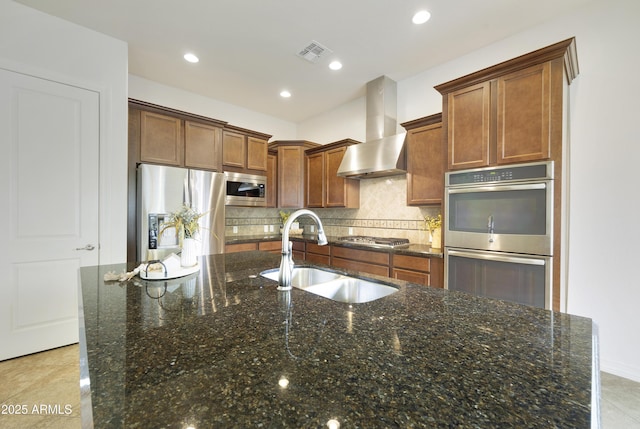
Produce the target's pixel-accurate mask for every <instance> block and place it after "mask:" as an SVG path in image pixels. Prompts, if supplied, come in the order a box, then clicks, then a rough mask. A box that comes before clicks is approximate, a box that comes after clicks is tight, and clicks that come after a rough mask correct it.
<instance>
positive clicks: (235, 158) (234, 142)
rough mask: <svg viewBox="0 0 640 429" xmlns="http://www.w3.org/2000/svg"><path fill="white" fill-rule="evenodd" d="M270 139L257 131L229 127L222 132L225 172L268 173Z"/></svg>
mask: <svg viewBox="0 0 640 429" xmlns="http://www.w3.org/2000/svg"><path fill="white" fill-rule="evenodd" d="M270 137H271V136H269V135H266V134H260V133H256V132H255V131H250V130H246V129H243V128H238V127H231V126H227V127H226V128H225V129H224V130H223V131H222V164H223V165H224V169H225V171H227V170H228V171H241V172H245V171H246V172H250V173H259V172H262V173H261V174H264V172H266V171H267V150H268V140H269V138H270ZM259 174H260V173H259Z"/></svg>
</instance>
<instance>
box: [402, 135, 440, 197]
mask: <svg viewBox="0 0 640 429" xmlns="http://www.w3.org/2000/svg"><path fill="white" fill-rule="evenodd" d="M444 148H445V142H444V140H443V137H442V123H437V124H431V125H427V126H424V127H420V128H416V129H414V130H411V131H409V133H408V134H407V205H427V204H442V197H443V192H444V162H445V161H444Z"/></svg>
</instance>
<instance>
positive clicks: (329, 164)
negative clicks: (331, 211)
mask: <svg viewBox="0 0 640 429" xmlns="http://www.w3.org/2000/svg"><path fill="white" fill-rule="evenodd" d="M346 151H347V148H346V147H340V148H336V149H330V150H328V151H326V152H325V183H326V185H325V186H326V188H325V189H326V192H325V194H326V196H325V207H346V208H350V209H355V208H358V207H360V181H359V180H356V179H345V178H343V177H339V176H338V168H339V167H340V163H341V162H342V158H343V157H344V154H345V152H346Z"/></svg>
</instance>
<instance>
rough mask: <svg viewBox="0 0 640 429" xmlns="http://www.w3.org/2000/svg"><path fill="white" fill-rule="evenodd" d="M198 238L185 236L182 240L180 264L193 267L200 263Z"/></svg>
mask: <svg viewBox="0 0 640 429" xmlns="http://www.w3.org/2000/svg"><path fill="white" fill-rule="evenodd" d="M197 251H198V250H197V247H196V240H195V239H193V238H185V239H184V240H182V253H181V254H180V265H182V266H183V267H193V266H194V265H195V264H197V263H198V254H197Z"/></svg>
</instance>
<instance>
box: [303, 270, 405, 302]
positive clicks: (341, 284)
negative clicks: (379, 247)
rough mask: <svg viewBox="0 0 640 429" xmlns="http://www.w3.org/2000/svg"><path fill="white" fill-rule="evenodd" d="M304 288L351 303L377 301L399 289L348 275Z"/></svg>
mask: <svg viewBox="0 0 640 429" xmlns="http://www.w3.org/2000/svg"><path fill="white" fill-rule="evenodd" d="M304 290H306V291H307V292H311V293H315V294H316V295H320V296H324V297H325V298H329V299H332V300H334V301H340V302H347V303H349V304H356V303H362V302H369V301H375V300H376V299H379V298H382V297H384V296H387V295H391V294H392V293H394V292H397V291H398V289H396V288H395V287H393V286H389V285H386V284H382V283H376V282H371V281H368V280H363V279H356V278H353V277H348V276H344V277H343V278H339V279H336V280H332V281H330V282H327V283H321V284H317V285H313V286H309V287H306V288H304Z"/></svg>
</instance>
